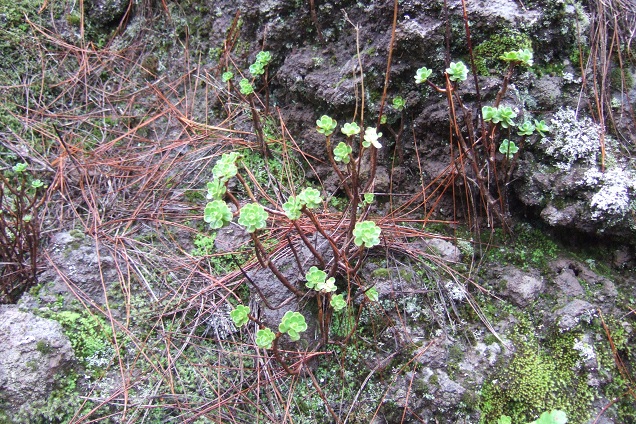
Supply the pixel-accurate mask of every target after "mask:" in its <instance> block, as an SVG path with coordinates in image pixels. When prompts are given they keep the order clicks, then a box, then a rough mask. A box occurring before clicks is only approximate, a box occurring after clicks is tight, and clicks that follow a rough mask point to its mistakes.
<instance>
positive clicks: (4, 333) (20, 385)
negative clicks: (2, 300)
mask: <svg viewBox="0 0 636 424" xmlns="http://www.w3.org/2000/svg"><path fill="white" fill-rule="evenodd" d="M0 346H2V355H0V405H2V406H3V407H4V408H6V410H5V411H4V412H5V413H6V414H9V415H10V414H11V413H12V412H13V411H17V410H18V409H20V408H21V407H22V408H23V407H24V406H26V405H28V404H30V403H33V402H36V401H44V400H46V398H47V397H48V396H49V394H50V393H51V391H52V390H53V389H54V387H55V381H56V376H58V375H59V374H61V373H64V372H65V371H67V370H68V369H70V368H71V367H72V365H73V364H74V362H75V355H74V353H73V348H72V347H71V342H70V341H69V339H68V337H66V335H65V334H64V333H63V332H62V326H61V325H60V324H59V323H58V322H56V321H53V320H49V319H45V318H41V317H38V316H36V315H34V314H32V313H30V312H22V311H20V310H18V307H17V306H15V305H2V306H0Z"/></svg>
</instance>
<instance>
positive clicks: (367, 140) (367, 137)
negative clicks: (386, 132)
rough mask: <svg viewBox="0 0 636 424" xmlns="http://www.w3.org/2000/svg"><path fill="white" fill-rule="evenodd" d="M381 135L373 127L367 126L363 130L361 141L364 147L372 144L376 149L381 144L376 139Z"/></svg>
mask: <svg viewBox="0 0 636 424" xmlns="http://www.w3.org/2000/svg"><path fill="white" fill-rule="evenodd" d="M380 137H382V133H379V132H377V130H376V129H375V128H371V127H368V128H367V129H366V130H364V139H363V141H362V145H363V146H364V147H370V146H371V145H373V147H375V148H376V149H379V148H381V147H382V144H380V142H379V141H378V139H379V138H380Z"/></svg>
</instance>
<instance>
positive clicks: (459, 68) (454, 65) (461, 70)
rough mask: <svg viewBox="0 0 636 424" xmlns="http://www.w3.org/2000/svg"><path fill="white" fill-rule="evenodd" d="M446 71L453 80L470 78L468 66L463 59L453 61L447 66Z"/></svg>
mask: <svg viewBox="0 0 636 424" xmlns="http://www.w3.org/2000/svg"><path fill="white" fill-rule="evenodd" d="M446 73H447V74H448V79H449V80H451V81H466V78H468V68H467V67H466V65H464V62H461V61H460V62H451V63H450V66H449V67H448V68H446Z"/></svg>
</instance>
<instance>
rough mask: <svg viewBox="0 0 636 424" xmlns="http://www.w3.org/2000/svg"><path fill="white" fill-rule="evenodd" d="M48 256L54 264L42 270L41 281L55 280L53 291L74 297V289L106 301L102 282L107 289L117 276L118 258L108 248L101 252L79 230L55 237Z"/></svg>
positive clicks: (85, 295) (82, 294)
mask: <svg viewBox="0 0 636 424" xmlns="http://www.w3.org/2000/svg"><path fill="white" fill-rule="evenodd" d="M49 256H50V258H51V261H52V262H53V265H54V266H51V267H49V268H48V269H47V270H46V271H45V272H44V273H42V275H41V276H40V277H39V280H40V281H46V282H53V283H54V284H53V287H52V288H51V290H50V291H51V294H68V295H69V296H73V295H72V294H71V292H75V293H77V294H78V295H80V296H81V297H88V298H90V299H91V300H92V301H94V302H96V303H97V304H103V303H104V300H105V294H104V285H103V284H105V285H106V288H107V289H108V287H110V284H111V283H113V282H115V281H117V279H118V275H117V269H116V267H115V259H114V258H113V257H112V256H111V255H110V254H109V252H107V251H105V249H100V250H99V251H98V250H97V247H96V246H95V242H94V240H93V239H91V238H88V237H85V236H84V234H82V233H80V232H78V231H74V230H72V231H65V232H61V233H58V234H55V235H54V236H52V237H51V241H50V246H49ZM102 281H103V284H102Z"/></svg>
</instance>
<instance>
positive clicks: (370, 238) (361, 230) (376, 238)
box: [353, 221, 381, 248]
mask: <svg viewBox="0 0 636 424" xmlns="http://www.w3.org/2000/svg"><path fill="white" fill-rule="evenodd" d="M380 232H381V230H380V227H378V226H377V225H375V222H373V221H361V222H357V223H356V226H355V228H354V229H353V236H354V237H355V239H354V240H353V242H354V243H355V245H356V246H364V247H367V248H368V247H373V246H376V245H378V244H380Z"/></svg>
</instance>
